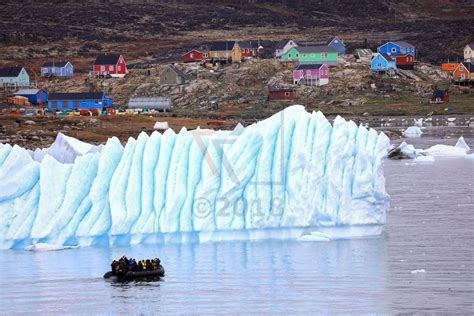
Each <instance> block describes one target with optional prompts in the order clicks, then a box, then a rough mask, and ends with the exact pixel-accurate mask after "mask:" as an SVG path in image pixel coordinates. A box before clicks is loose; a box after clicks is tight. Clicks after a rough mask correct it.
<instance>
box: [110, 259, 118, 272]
mask: <svg viewBox="0 0 474 316" xmlns="http://www.w3.org/2000/svg"><path fill="white" fill-rule="evenodd" d="M118 266H119V262H118V261H117V260H114V261H112V264H111V265H110V267H111V268H112V270H111V271H112V272H117V268H118Z"/></svg>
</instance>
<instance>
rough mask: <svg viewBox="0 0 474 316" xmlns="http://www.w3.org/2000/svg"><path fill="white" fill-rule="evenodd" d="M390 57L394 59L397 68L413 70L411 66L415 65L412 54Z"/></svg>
mask: <svg viewBox="0 0 474 316" xmlns="http://www.w3.org/2000/svg"><path fill="white" fill-rule="evenodd" d="M392 57H395V63H396V64H397V68H401V69H413V66H414V65H415V56H413V55H412V54H404V55H403V54H400V55H395V56H392Z"/></svg>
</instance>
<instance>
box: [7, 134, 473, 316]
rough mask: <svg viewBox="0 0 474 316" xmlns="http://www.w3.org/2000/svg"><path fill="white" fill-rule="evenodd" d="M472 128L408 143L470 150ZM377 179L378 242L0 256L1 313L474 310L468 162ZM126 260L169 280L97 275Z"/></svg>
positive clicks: (390, 165) (399, 167)
mask: <svg viewBox="0 0 474 316" xmlns="http://www.w3.org/2000/svg"><path fill="white" fill-rule="evenodd" d="M472 130H473V129H463V130H458V131H456V132H453V133H454V134H450V133H448V134H446V133H445V132H443V133H442V135H444V137H445V138H443V139H441V138H440V137H439V136H437V133H438V132H439V131H438V130H436V129H433V130H431V131H428V133H427V134H428V136H424V137H422V138H420V139H415V140H410V142H411V143H414V144H415V145H416V147H420V148H426V147H427V146H431V145H433V144H435V143H446V144H454V143H455V141H456V139H455V137H457V136H458V134H459V133H460V132H462V133H463V134H465V135H466V134H467V135H468V138H467V142H468V144H470V145H471V146H472V147H474V137H472ZM456 133H457V134H456ZM430 135H431V136H430ZM446 135H448V136H446ZM446 137H452V138H446ZM385 174H386V178H387V191H388V192H389V194H390V195H391V197H392V203H391V211H390V213H389V216H388V222H387V225H386V226H385V233H384V234H383V235H382V236H380V237H377V238H368V239H353V240H337V241H331V242H297V241H259V242H221V243H204V244H185V245H161V246H158V245H157V246H150V245H140V246H133V247H126V248H83V249H74V250H64V251H52V252H38V253H31V252H26V251H0V262H1V265H2V266H1V270H0V288H1V289H2V290H1V291H0V306H1V309H0V313H1V314H10V313H44V314H52V313H67V314H71V313H73V314H76V313H87V314H90V313H93V314H96V313H107V314H137V313H146V314H155V313H163V314H215V313H228V314H249V313H255V314H283V313H286V314H295V313H297V314H337V313H341V314H368V313H377V314H380V313H383V314H394V313H422V314H433V313H441V314H453V313H460V314H472V313H474V305H473V304H474V201H473V199H474V197H473V196H474V162H472V161H467V160H463V159H457V160H438V161H436V162H435V163H428V164H427V163H424V164H412V163H411V161H409V160H403V161H387V163H386V171H385ZM123 254H126V255H128V256H132V257H135V258H146V257H151V256H159V257H160V258H161V259H162V262H163V264H164V266H165V268H166V277H165V278H164V279H163V280H162V281H158V282H155V281H153V282H145V281H140V282H129V283H118V282H112V281H109V280H104V279H103V278H102V275H103V273H104V272H105V271H106V270H107V269H108V268H109V264H110V261H111V260H112V258H117V257H120V256H121V255H123ZM420 269H424V271H425V273H412V271H415V270H420Z"/></svg>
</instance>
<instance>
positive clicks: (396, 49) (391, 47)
mask: <svg viewBox="0 0 474 316" xmlns="http://www.w3.org/2000/svg"><path fill="white" fill-rule="evenodd" d="M377 52H379V53H385V54H387V55H390V56H392V55H406V54H411V55H413V56H416V50H415V46H413V45H412V44H410V43H407V42H403V41H397V42H387V43H385V44H383V45H382V46H380V47H379V48H377Z"/></svg>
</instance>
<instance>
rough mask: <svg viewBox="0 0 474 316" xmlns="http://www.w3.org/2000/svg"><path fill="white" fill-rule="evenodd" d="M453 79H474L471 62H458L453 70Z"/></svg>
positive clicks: (473, 67)
mask: <svg viewBox="0 0 474 316" xmlns="http://www.w3.org/2000/svg"><path fill="white" fill-rule="evenodd" d="M453 77H454V80H456V81H470V80H474V65H473V64H471V63H467V62H463V63H460V64H459V65H458V66H457V67H456V69H455V70H454V72H453Z"/></svg>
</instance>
